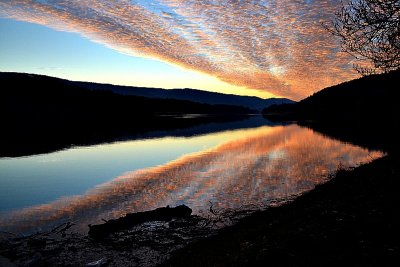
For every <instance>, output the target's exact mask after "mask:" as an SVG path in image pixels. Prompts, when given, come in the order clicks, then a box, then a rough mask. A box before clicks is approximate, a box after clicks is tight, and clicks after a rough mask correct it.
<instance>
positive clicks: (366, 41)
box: [326, 0, 400, 75]
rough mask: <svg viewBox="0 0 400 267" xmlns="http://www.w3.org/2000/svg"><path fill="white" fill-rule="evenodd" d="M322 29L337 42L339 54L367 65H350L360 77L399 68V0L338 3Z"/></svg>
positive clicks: (357, 0)
mask: <svg viewBox="0 0 400 267" xmlns="http://www.w3.org/2000/svg"><path fill="white" fill-rule="evenodd" d="M326 28H327V29H328V30H329V31H330V32H331V33H332V34H334V35H335V36H338V37H339V38H340V39H341V45H342V49H343V51H345V52H347V53H349V54H350V55H352V56H354V57H355V58H356V59H357V60H358V61H359V62H369V63H370V64H369V66H368V67H365V65H364V67H363V65H362V63H361V64H360V63H358V64H355V65H354V68H355V69H356V70H357V71H358V72H359V73H361V74H362V75H368V74H372V73H382V72H388V71H391V70H395V69H398V68H399V67H400V0H345V1H343V0H341V8H340V10H339V11H338V12H337V13H336V17H335V19H334V20H333V21H332V24H331V25H329V26H327V27H326ZM371 63H372V64H371Z"/></svg>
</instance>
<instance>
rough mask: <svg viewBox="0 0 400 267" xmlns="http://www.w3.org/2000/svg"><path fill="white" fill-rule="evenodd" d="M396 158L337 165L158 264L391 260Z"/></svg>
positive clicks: (398, 258) (395, 232) (394, 258)
mask: <svg viewBox="0 0 400 267" xmlns="http://www.w3.org/2000/svg"><path fill="white" fill-rule="evenodd" d="M399 166H400V165H399V160H398V158H397V159H396V158H395V157H393V156H387V157H384V158H382V159H378V160H375V161H374V162H372V163H370V164H367V165H364V166H361V167H358V168H356V169H354V170H351V171H339V172H338V174H337V176H336V178H334V179H333V180H331V181H330V182H328V183H326V184H324V185H321V186H319V187H317V188H316V189H315V190H313V191H311V192H309V193H307V194H306V195H304V196H301V197H300V198H298V199H296V200H295V201H294V202H292V203H290V204H288V205H285V206H281V207H278V208H271V209H269V210H267V211H264V212H259V213H257V214H254V215H252V216H250V217H248V218H246V219H244V220H242V221H241V222H240V223H238V224H237V225H235V226H233V227H230V228H226V229H224V230H223V231H222V232H221V233H220V234H218V235H216V236H213V237H210V238H207V239H204V240H201V241H199V242H197V243H194V244H191V245H189V246H188V247H186V248H184V249H182V250H180V251H177V252H175V253H174V254H173V257H172V258H171V259H170V260H169V261H168V262H166V263H164V266H261V265H262V266H398V264H399V263H400V248H399V246H400V239H399V236H400V235H399V232H400V231H399V227H400V219H399V218H400V216H399V209H398V204H399V203H400V201H399V200H400V194H399V193H398V191H399V184H400V183H399V179H400V173H399Z"/></svg>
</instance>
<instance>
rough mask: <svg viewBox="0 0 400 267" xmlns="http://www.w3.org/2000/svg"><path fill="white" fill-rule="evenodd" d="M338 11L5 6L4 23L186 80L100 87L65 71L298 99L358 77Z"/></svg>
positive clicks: (191, 4)
mask: <svg viewBox="0 0 400 267" xmlns="http://www.w3.org/2000/svg"><path fill="white" fill-rule="evenodd" d="M338 4H339V3H335V2H333V1H328V0H322V1H305V2H303V1H285V2H283V1H277V0H273V1H259V2H257V3H247V2H237V1H197V0H185V1H183V0H156V1H152V2H151V3H149V2H148V1H144V0H138V1H135V2H132V1H125V0H118V1H112V2H109V1H102V0H88V1H79V2H77V1H72V0H66V1H63V2H61V3H55V2H52V1H48V0H41V1H38V0H36V1H35V0H18V1H2V0H0V17H4V18H8V19H13V20H18V21H24V22H30V23H35V24H40V25H44V26H46V27H50V28H52V29H55V30H57V31H63V32H64V34H69V33H70V32H74V33H78V34H80V35H81V36H82V37H84V38H87V39H89V40H91V41H93V42H95V43H99V44H102V45H104V46H106V47H107V49H114V50H116V51H119V52H120V53H121V54H124V55H126V56H129V57H133V58H135V57H136V58H137V57H143V58H147V59H152V60H157V61H161V62H164V64H166V65H170V68H175V69H179V70H177V71H176V73H181V74H183V75H181V76H179V77H178V79H176V78H175V77H171V78H169V77H163V76H162V75H160V76H159V77H160V78H157V77H156V76H154V75H151V73H152V71H154V70H151V69H148V70H147V71H148V73H149V76H150V77H146V75H143V73H140V74H139V76H140V77H139V78H138V77H136V78H135V79H132V78H131V77H132V76H135V73H132V74H131V75H129V74H124V75H125V76H118V75H115V74H113V75H111V74H110V75H109V78H108V79H107V78H106V77H105V76H104V75H99V74H100V73H101V72H97V78H96V79H95V80H93V79H92V77H88V78H85V77H81V76H79V75H71V73H68V72H64V73H62V72H59V73H58V74H57V76H59V77H60V76H62V77H65V78H69V79H77V78H76V77H81V78H78V79H80V80H82V79H83V80H89V81H99V82H107V83H117V84H124V85H135V86H146V87H162V88H180V87H191V88H198V89H203V90H209V91H218V92H223V93H231V94H240V95H257V96H261V97H264V98H265V97H272V96H280V97H289V98H292V99H294V100H299V99H301V98H304V97H306V96H308V95H310V94H312V93H313V92H315V91H317V90H320V89H323V88H324V87H327V86H331V85H334V84H338V83H340V82H343V81H346V80H350V79H353V78H355V77H356V74H355V73H354V72H352V64H351V59H350V58H349V56H348V55H345V54H343V53H342V52H341V51H340V47H339V44H338V42H337V41H336V40H335V39H334V38H333V37H332V36H330V34H329V33H327V32H326V31H325V30H324V29H323V28H322V26H321V23H322V22H324V21H327V20H329V19H330V18H331V17H332V16H333V14H334V12H335V11H336V9H337V7H338ZM156 65H157V64H156ZM42 72H43V71H42ZM47 73H48V72H47ZM93 73H96V72H95V71H94V72H93ZM67 76H68V77H67ZM87 76H90V73H89V75H87ZM166 76H167V75H166ZM114 77H118V78H114ZM141 77H143V78H142V79H141ZM144 77H146V78H147V81H144Z"/></svg>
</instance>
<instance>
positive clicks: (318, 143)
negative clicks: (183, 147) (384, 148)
mask: <svg viewBox="0 0 400 267" xmlns="http://www.w3.org/2000/svg"><path fill="white" fill-rule="evenodd" d="M382 155H383V154H382V153H381V152H370V151H368V150H367V149H363V148H360V147H357V146H354V145H350V144H346V143H342V142H340V141H337V140H332V139H329V138H327V137H325V136H322V135H320V134H317V133H315V132H313V131H312V130H310V129H306V128H301V127H299V126H295V125H291V126H280V127H274V128H270V127H260V128H255V129H251V130H247V131H246V132H245V135H243V136H238V137H237V138H236V139H234V140H230V141H227V142H225V143H223V144H221V145H218V146H216V147H213V148H211V149H207V150H204V151H202V152H198V153H192V154H189V155H186V156H183V157H181V158H178V159H176V160H174V161H171V162H169V163H167V164H164V165H162V166H157V167H152V168H146V169H141V170H136V171H134V172H131V173H127V174H125V175H122V176H120V177H117V178H115V179H114V180H112V181H110V182H107V183H104V184H102V185H99V186H97V187H95V188H94V189H91V190H89V191H88V192H86V193H85V194H84V195H80V196H74V197H69V198H65V199H61V200H57V201H55V202H52V203H49V204H46V205H39V206H35V207H32V208H26V209H22V210H19V211H16V212H13V213H9V214H6V215H5V216H3V217H2V219H1V220H0V227H1V229H4V230H9V231H10V230H11V231H12V230H14V231H15V230H18V231H29V230H32V229H35V228H38V227H51V226H52V225H55V224H59V223H60V222H62V221H74V222H77V223H78V225H80V226H82V229H84V228H83V226H85V225H86V224H88V223H97V222H100V221H101V219H109V218H116V217H120V216H122V215H124V214H125V213H127V212H137V211H143V210H149V209H153V208H157V207H160V206H166V205H177V204H182V203H184V204H186V205H188V206H190V207H191V208H192V209H193V210H194V212H195V213H197V214H201V213H204V212H206V211H207V210H208V208H209V206H210V202H212V203H213V204H214V206H215V207H216V208H219V209H228V208H233V209H239V208H241V207H243V206H244V207H245V206H249V205H251V206H253V205H257V206H265V205H268V203H269V202H270V201H271V200H272V199H282V198H285V197H291V196H293V195H297V194H299V193H301V192H304V191H307V190H310V189H312V188H313V187H314V186H315V185H316V184H319V183H322V182H324V181H325V180H326V179H327V175H328V174H329V173H332V172H333V171H335V170H336V169H337V168H338V166H341V167H344V168H347V167H350V166H355V165H358V164H360V163H365V162H368V161H370V160H371V159H372V158H378V157H381V156H382Z"/></svg>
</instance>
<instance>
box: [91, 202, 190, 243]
mask: <svg viewBox="0 0 400 267" xmlns="http://www.w3.org/2000/svg"><path fill="white" fill-rule="evenodd" d="M191 214H192V209H191V208H189V207H188V206H185V205H180V206H177V207H175V208H171V207H169V206H167V207H164V208H158V209H155V210H151V211H144V212H137V213H128V214H127V215H125V216H124V217H121V218H118V219H115V220H109V221H107V222H106V223H103V224H96V225H89V232H88V234H89V236H90V237H91V238H93V239H102V238H105V237H107V236H108V235H110V234H111V233H115V232H118V231H122V230H126V229H129V228H132V227H133V226H135V225H138V224H141V223H144V222H149V221H171V220H172V219H173V218H183V217H188V216H190V215H191Z"/></svg>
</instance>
